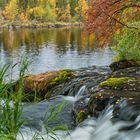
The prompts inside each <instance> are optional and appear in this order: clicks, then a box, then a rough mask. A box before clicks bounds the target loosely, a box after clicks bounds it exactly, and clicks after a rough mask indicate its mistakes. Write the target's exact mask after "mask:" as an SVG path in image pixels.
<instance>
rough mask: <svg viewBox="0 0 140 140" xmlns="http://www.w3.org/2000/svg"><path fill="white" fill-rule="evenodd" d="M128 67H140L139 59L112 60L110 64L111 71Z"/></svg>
mask: <svg viewBox="0 0 140 140" xmlns="http://www.w3.org/2000/svg"><path fill="white" fill-rule="evenodd" d="M129 67H140V61H135V60H121V61H118V62H114V63H112V64H111V65H110V68H111V70H112V71H116V70H119V69H124V68H129Z"/></svg>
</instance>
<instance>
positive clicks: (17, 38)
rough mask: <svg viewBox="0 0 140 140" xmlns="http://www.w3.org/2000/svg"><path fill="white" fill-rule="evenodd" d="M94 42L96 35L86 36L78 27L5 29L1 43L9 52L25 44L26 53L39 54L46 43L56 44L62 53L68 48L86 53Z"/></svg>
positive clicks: (56, 47)
mask: <svg viewBox="0 0 140 140" xmlns="http://www.w3.org/2000/svg"><path fill="white" fill-rule="evenodd" d="M93 42H94V36H90V37H86V38H85V37H83V36H82V30H81V29H78V28H72V29H66V28H65V29H16V30H8V29H3V30H1V34H0V44H3V46H4V50H5V51H6V52H8V53H11V52H12V51H14V50H15V49H17V50H18V49H21V48H22V47H23V46H24V49H25V51H26V53H31V52H32V53H35V54H38V53H39V51H40V48H41V47H42V46H43V45H46V44H50V45H49V46H50V47H54V46H55V49H56V50H57V51H60V52H62V53H66V52H67V50H68V49H70V50H72V51H73V50H78V51H79V52H83V53H84V52H85V51H91V50H93V48H94V47H93ZM52 44H53V46H52ZM43 47H44V46H43Z"/></svg>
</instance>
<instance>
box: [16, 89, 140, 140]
mask: <svg viewBox="0 0 140 140" xmlns="http://www.w3.org/2000/svg"><path fill="white" fill-rule="evenodd" d="M82 89H84V88H82ZM81 91H82V90H81ZM112 113H113V106H108V107H107V108H106V109H105V110H104V111H103V112H102V113H101V114H100V116H99V118H97V119H93V118H91V119H88V120H87V122H86V125H83V126H81V127H77V128H76V129H75V130H74V131H72V132H70V133H69V135H67V136H66V133H64V132H58V133H57V135H56V137H55V138H56V140H132V139H133V140H140V130H139V128H140V115H138V116H137V118H136V120H135V121H134V122H132V121H131V122H128V121H123V120H120V121H117V122H116V123H112V120H111V119H112ZM134 124H137V125H136V127H134V128H133V129H132V130H126V131H120V129H122V128H124V127H129V126H132V125H134ZM27 132H28V133H27ZM34 134H35V131H31V130H26V133H23V134H22V135H23V136H24V139H25V140H31V138H32V137H33V135H34ZM43 134H44V132H42V133H40V135H41V136H40V138H41V137H42V138H44V140H53V138H51V136H48V135H43ZM17 139H18V140H23V139H22V137H21V136H20V135H19V136H18V137H17Z"/></svg>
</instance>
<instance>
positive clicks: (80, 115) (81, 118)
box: [76, 110, 87, 125]
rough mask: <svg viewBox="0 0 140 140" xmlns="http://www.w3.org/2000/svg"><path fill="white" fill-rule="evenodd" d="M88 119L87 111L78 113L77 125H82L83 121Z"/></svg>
mask: <svg viewBox="0 0 140 140" xmlns="http://www.w3.org/2000/svg"><path fill="white" fill-rule="evenodd" d="M86 118H87V113H86V111H85V110H80V112H78V113H77V114H76V124H77V125H78V124H79V123H81V122H82V121H83V120H85V119H86Z"/></svg>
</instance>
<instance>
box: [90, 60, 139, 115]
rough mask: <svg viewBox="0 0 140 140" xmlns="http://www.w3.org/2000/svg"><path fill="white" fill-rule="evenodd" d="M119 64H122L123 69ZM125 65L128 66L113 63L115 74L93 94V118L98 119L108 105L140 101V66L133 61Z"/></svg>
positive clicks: (91, 111)
mask: <svg viewBox="0 0 140 140" xmlns="http://www.w3.org/2000/svg"><path fill="white" fill-rule="evenodd" d="M129 62H130V61H129ZM133 62H134V61H133ZM135 62H136V61H135ZM116 64H117V65H116ZM118 64H121V67H119V66H118ZM123 64H126V61H125V63H123V62H122V61H121V62H115V63H113V64H112V65H111V66H113V65H114V66H115V69H113V71H114V72H112V73H110V75H109V76H108V77H107V78H106V80H104V81H102V82H100V83H99V85H98V86H97V88H96V89H95V90H94V92H92V93H91V97H90V100H89V102H88V108H89V112H90V114H92V115H93V116H97V117H98V115H99V114H100V113H101V112H102V110H104V109H105V107H106V106H107V105H108V104H117V103H118V102H119V101H120V100H123V99H127V101H128V102H131V103H135V102H138V101H140V65H139V63H135V65H134V63H133V64H132V61H131V63H129V65H123ZM127 64H128V63H127ZM117 66H118V67H117Z"/></svg>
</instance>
